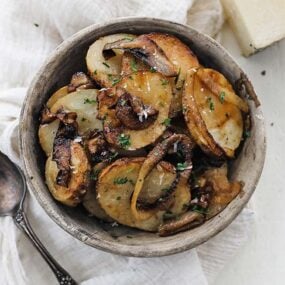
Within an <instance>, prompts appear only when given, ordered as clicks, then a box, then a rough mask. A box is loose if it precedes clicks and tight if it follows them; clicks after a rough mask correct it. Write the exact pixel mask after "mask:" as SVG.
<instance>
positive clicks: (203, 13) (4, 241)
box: [0, 0, 253, 285]
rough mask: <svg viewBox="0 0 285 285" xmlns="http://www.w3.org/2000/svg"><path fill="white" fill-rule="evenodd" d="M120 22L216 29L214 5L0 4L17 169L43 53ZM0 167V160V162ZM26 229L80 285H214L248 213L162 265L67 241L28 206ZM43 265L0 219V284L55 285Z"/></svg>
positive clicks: (3, 87)
mask: <svg viewBox="0 0 285 285" xmlns="http://www.w3.org/2000/svg"><path fill="white" fill-rule="evenodd" d="M121 16H149V17H157V18H165V19H170V20H173V21H176V22H180V23H187V24H190V25H192V26H194V27H195V28H197V29H198V30H200V31H202V32H205V33H207V34H209V35H210V36H215V35H217V33H218V32H219V30H220V28H221V25H222V24H223V14H222V9H221V5H220V2H219V0H196V1H195V0H180V1H173V0H144V1H141V0H123V1H115V0H105V1H99V0H93V1H92V0H85V1H83V0H82V1H79V0H69V1H67V0H50V1H39V0H26V1H16V0H1V2H0V35H1V42H0V66H1V69H0V150H1V151H3V152H4V153H6V154H8V155H9V157H10V158H11V159H12V160H13V161H14V162H16V163H18V164H21V162H20V157H19V150H18V136H17V125H18V117H19V113H20V108H21V104H22V102H23V99H24V96H25V94H26V91H27V87H28V85H29V83H30V81H31V78H32V77H33V75H34V74H35V72H36V71H37V69H38V68H39V66H40V65H41V64H42V62H43V60H44V59H45V58H46V57H47V55H48V54H50V53H51V51H52V50H53V49H54V48H55V47H56V46H57V45H58V44H59V43H60V42H62V41H63V40H64V39H66V38H67V37H68V36H70V35H72V34H73V33H75V32H77V31H78V30H80V29H81V28H84V27H86V26H88V25H90V24H93V23H100V22H103V21H107V20H109V19H112V18H115V17H121ZM0 163H1V161H0ZM26 202H27V206H28V207H27V208H28V209H27V212H28V217H29V218H30V221H31V224H32V226H33V228H34V230H35V232H36V233H37V235H38V236H39V238H40V239H41V240H42V242H43V244H44V245H45V246H46V247H47V248H48V250H49V251H50V252H51V254H52V255H53V256H54V257H55V258H56V259H57V260H58V261H59V263H60V264H62V266H63V267H64V268H65V269H66V270H68V271H69V272H70V273H71V275H72V276H73V277H74V278H75V279H76V280H77V281H78V282H80V283H81V284H84V285H87V284H88V285H89V284H92V285H93V284H100V285H101V284H102V285H105V284H106V285H107V284H108V285H110V284H116V285H120V284H124V285H125V284H164V285H167V284H191V285H206V284H212V283H213V282H214V279H215V277H216V276H217V274H218V273H219V272H220V271H221V270H222V268H223V267H224V265H225V264H226V263H228V262H230V259H231V257H232V256H233V255H234V253H235V252H236V250H237V249H238V248H239V247H240V245H241V244H242V243H243V242H244V241H246V239H247V235H248V233H249V231H250V226H251V224H252V221H253V211H252V210H250V209H249V208H246V209H245V210H244V211H243V212H242V213H241V214H240V215H239V217H238V218H237V219H236V220H235V221H234V222H233V223H232V224H231V225H230V226H229V227H228V228H227V229H226V230H224V231H223V232H222V233H220V234H218V235H217V236H216V237H214V238H212V239H211V240H210V241H208V242H206V243H205V244H203V245H201V246H199V247H197V248H196V249H193V250H190V251H187V252H184V253H180V254H176V255H173V256H168V257H161V258H147V259H146V258H145V259H141V258H128V257H122V256H117V255H113V254H110V253H105V252H102V251H99V250H96V249H93V248H91V247H89V246H86V245H84V244H82V243H80V242H79V241H77V240H75V239H73V238H72V237H71V236H70V235H69V234H67V233H65V232H64V231H63V230H62V229H61V228H59V227H58V226H57V225H56V224H55V223H54V222H53V221H52V220H51V219H50V218H49V217H48V216H47V214H46V213H45V212H44V210H43V209H42V208H41V207H40V206H39V205H38V203H37V201H36V200H35V199H34V197H32V196H29V197H28V199H27V201H26ZM56 283H57V282H56V280H55V278H54V276H53V274H52V273H51V271H50V270H49V269H48V267H47V265H46V263H45V262H44V261H43V259H42V258H41V257H40V255H39V254H38V253H37V252H36V250H35V249H34V248H33V246H32V244H31V243H30V241H29V240H27V239H26V237H25V236H24V235H23V234H22V233H21V232H19V230H18V229H17V228H16V227H15V226H14V225H13V222H12V219H11V218H10V217H5V218H1V219H0V284H1V285H36V284H41V285H45V284H56Z"/></svg>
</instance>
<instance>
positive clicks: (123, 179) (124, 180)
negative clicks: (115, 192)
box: [113, 177, 128, 185]
mask: <svg viewBox="0 0 285 285" xmlns="http://www.w3.org/2000/svg"><path fill="white" fill-rule="evenodd" d="M127 182H128V178H127V177H117V178H115V179H114V181H113V183H114V184H118V185H121V184H126V183H127Z"/></svg>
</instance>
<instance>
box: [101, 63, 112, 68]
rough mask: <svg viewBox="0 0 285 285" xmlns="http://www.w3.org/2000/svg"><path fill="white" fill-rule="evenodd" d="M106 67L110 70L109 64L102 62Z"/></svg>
mask: <svg viewBox="0 0 285 285" xmlns="http://www.w3.org/2000/svg"><path fill="white" fill-rule="evenodd" d="M102 63H103V64H104V65H105V66H106V67H108V68H110V65H109V64H108V63H107V62H102Z"/></svg>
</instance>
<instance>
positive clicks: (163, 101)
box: [118, 71, 172, 150]
mask: <svg viewBox="0 0 285 285" xmlns="http://www.w3.org/2000/svg"><path fill="white" fill-rule="evenodd" d="M118 85H119V86H120V87H123V88H124V89H126V91H127V92H128V93H130V94H131V95H133V96H137V97H139V98H141V99H142V101H143V103H144V104H145V105H149V106H152V107H153V108H155V109H156V110H158V111H159V113H158V116H157V119H156V120H155V122H154V123H153V124H152V125H150V126H149V127H148V128H146V129H143V130H129V129H125V130H124V132H123V133H124V135H125V136H126V137H129V143H130V145H129V147H128V150H135V149H138V148H142V147H145V146H147V145H149V144H151V143H153V142H154V141H155V140H156V139H157V138H158V137H160V136H161V135H162V133H163V132H164V131H165V129H166V126H165V124H163V122H165V120H166V119H167V118H168V114H169V107H170V102H171V98H172V94H171V92H172V91H171V86H170V84H169V81H168V79H167V78H166V77H165V76H163V75H161V74H159V73H152V72H148V71H143V72H137V73H135V74H132V76H131V78H130V76H126V77H124V78H123V79H122V81H121V82H120V83H119V84H118Z"/></svg>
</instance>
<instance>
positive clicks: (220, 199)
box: [202, 164, 242, 219]
mask: <svg viewBox="0 0 285 285" xmlns="http://www.w3.org/2000/svg"><path fill="white" fill-rule="evenodd" d="M227 176H228V168H227V165H226V164H224V165H223V166H222V167H220V168H212V169H209V170H207V171H206V172H205V173H204V174H203V175H202V177H203V178H204V179H206V181H207V183H209V184H210V185H211V186H212V190H213V193H212V195H211V199H210V204H209V208H208V212H207V218H208V219H209V218H211V217H213V216H214V215H216V214H218V213H219V212H221V211H222V210H223V209H224V208H225V207H226V206H227V205H228V204H229V203H230V202H231V201H232V200H233V199H234V198H235V197H236V196H237V195H238V194H239V193H240V191H241V188H242V185H241V183H240V182H236V181H234V182H230V181H229V180H228V177H227Z"/></svg>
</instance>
